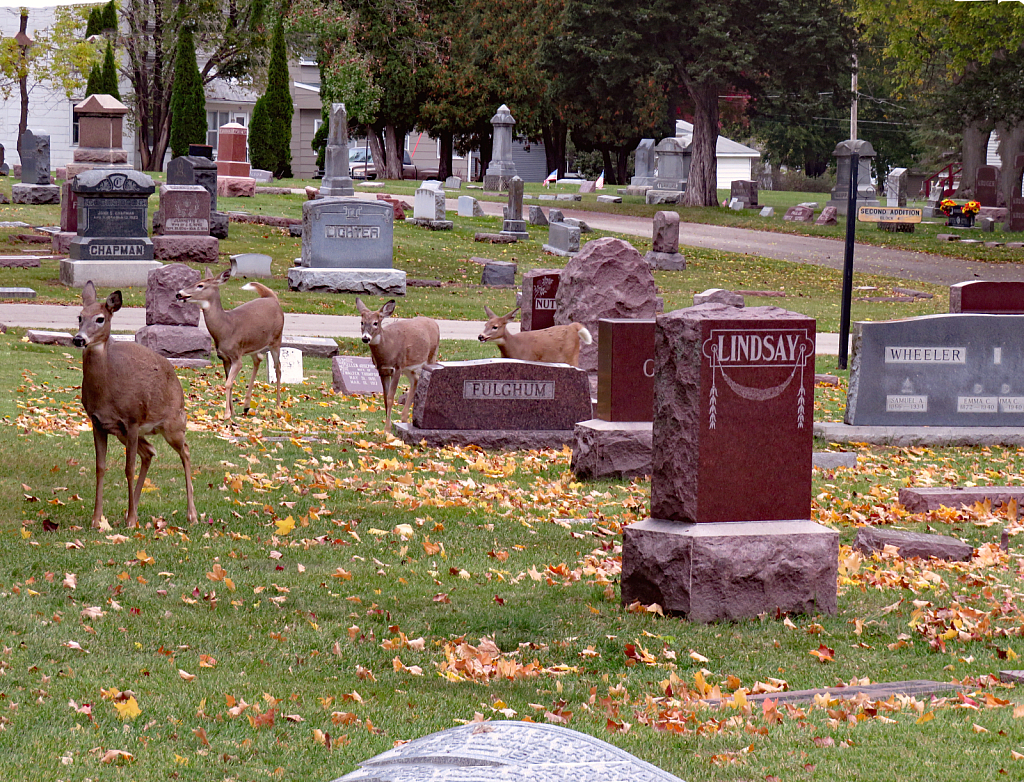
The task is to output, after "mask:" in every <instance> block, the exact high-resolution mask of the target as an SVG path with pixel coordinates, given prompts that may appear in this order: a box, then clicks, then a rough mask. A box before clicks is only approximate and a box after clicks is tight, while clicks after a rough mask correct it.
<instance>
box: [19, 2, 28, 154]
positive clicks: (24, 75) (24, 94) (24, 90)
mask: <svg viewBox="0 0 1024 782" xmlns="http://www.w3.org/2000/svg"><path fill="white" fill-rule="evenodd" d="M20 29H21V34H22V35H28V10H27V9H22V12H21V28H20ZM18 48H19V49H21V60H20V62H19V63H18V67H19V69H20V70H21V78H19V79H18V88H19V89H20V90H21V118H20V119H19V120H18V143H17V147H18V162H19V163H21V164H22V166H24V163H23V162H22V160H21V137H22V136H23V135H25V131H26V130H28V47H27V46H20V47H18Z"/></svg>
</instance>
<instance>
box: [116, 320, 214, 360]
mask: <svg viewBox="0 0 1024 782" xmlns="http://www.w3.org/2000/svg"><path fill="white" fill-rule="evenodd" d="M135 341H136V342H138V343H139V344H140V345H143V346H144V347H147V348H149V349H150V350H154V351H156V352H157V353H159V354H160V355H161V356H166V357H167V358H193V359H202V360H205V359H206V358H207V357H208V356H209V355H210V351H211V350H212V349H213V341H212V340H211V339H210V335H209V334H208V333H207V332H206V331H205V330H203V329H201V328H199V327H198V326H165V325H153V326H143V327H142V328H141V329H139V330H138V331H136V332H135Z"/></svg>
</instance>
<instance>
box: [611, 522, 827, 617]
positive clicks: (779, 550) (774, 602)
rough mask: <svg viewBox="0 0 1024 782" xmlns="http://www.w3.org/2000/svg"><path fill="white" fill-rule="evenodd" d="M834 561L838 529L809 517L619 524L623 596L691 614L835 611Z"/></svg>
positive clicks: (722, 614)
mask: <svg viewBox="0 0 1024 782" xmlns="http://www.w3.org/2000/svg"><path fill="white" fill-rule="evenodd" d="M838 567H839V533H838V532H835V531H834V530H830V529H828V528H827V527H824V526H822V525H821V524H817V523H816V522H813V521H727V522H705V523H701V524H693V523H684V522H678V521H664V520H661V519H644V520H643V521H640V522H637V523H636V524H631V525H629V526H628V527H625V528H624V529H623V534H622V602H623V604H624V605H629V604H630V603H632V602H634V601H639V602H640V603H643V604H644V605H650V604H652V603H657V604H658V605H660V606H661V607H662V609H663V610H665V611H666V612H670V613H673V614H684V615H686V616H687V617H688V618H689V619H691V620H693V621H695V622H715V621H723V620H724V621H731V620H736V619H749V618H751V617H755V616H757V615H758V614H762V613H769V614H771V615H773V616H774V615H775V614H776V613H778V612H780V611H782V612H786V613H807V614H815V613H821V614H835V613H836V612H837V611H838V593H837V588H836V578H837V576H838Z"/></svg>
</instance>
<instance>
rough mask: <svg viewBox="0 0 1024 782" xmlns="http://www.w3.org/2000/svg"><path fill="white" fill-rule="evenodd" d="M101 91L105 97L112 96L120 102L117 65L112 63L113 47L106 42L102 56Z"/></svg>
mask: <svg viewBox="0 0 1024 782" xmlns="http://www.w3.org/2000/svg"><path fill="white" fill-rule="evenodd" d="M102 87H103V89H102V90H101V91H102V92H103V93H105V94H107V95H113V96H114V97H115V98H117V99H118V100H121V91H120V89H118V76H117V63H116V62H115V61H114V47H113V46H112V45H111V43H110V41H107V50H106V52H105V53H104V55H103V81H102Z"/></svg>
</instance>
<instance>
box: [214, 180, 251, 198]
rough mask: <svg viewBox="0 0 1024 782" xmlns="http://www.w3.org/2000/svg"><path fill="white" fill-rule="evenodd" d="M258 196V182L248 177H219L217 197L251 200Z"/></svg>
mask: <svg viewBox="0 0 1024 782" xmlns="http://www.w3.org/2000/svg"><path fill="white" fill-rule="evenodd" d="M255 195H256V180H255V179H253V178H252V177H248V176H219V177H217V196H218V197H220V196H224V197H226V198H238V197H245V198H251V197H252V196H255Z"/></svg>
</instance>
